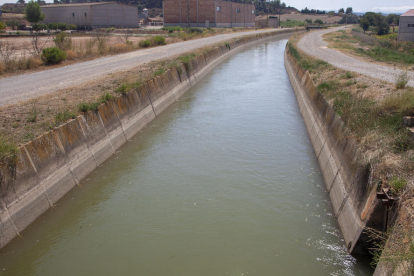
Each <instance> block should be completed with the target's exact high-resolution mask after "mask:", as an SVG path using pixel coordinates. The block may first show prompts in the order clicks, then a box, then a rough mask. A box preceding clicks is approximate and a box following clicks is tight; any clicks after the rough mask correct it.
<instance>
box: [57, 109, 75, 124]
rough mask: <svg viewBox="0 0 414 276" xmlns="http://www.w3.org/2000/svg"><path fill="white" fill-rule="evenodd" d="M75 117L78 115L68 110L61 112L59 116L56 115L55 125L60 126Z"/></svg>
mask: <svg viewBox="0 0 414 276" xmlns="http://www.w3.org/2000/svg"><path fill="white" fill-rule="evenodd" d="M75 117H76V115H75V114H74V113H72V112H70V111H69V110H67V109H66V110H64V111H63V112H59V113H58V114H56V116H55V123H56V124H57V125H59V124H62V123H64V122H66V121H68V120H69V119H75Z"/></svg>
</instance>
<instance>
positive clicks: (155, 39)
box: [151, 35, 167, 45]
mask: <svg viewBox="0 0 414 276" xmlns="http://www.w3.org/2000/svg"><path fill="white" fill-rule="evenodd" d="M151 42H152V44H153V45H165V44H167V43H166V42H165V37H162V36H159V35H157V36H155V37H153V38H152V39H151Z"/></svg>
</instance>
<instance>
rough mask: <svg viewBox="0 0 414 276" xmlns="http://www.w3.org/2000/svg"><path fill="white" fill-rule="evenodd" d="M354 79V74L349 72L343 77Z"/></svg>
mask: <svg viewBox="0 0 414 276" xmlns="http://www.w3.org/2000/svg"><path fill="white" fill-rule="evenodd" d="M353 77H354V74H352V72H349V71H347V72H346V73H345V74H343V75H342V76H341V78H343V79H352V78H353Z"/></svg>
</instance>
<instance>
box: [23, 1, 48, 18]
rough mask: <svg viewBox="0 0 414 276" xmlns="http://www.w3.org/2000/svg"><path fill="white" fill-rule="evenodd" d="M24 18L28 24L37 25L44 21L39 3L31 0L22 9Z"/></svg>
mask: <svg viewBox="0 0 414 276" xmlns="http://www.w3.org/2000/svg"><path fill="white" fill-rule="evenodd" d="M24 18H25V19H26V20H27V21H29V22H30V23H37V22H39V21H42V20H43V19H45V14H44V13H42V10H41V9H40V5H39V3H37V2H34V1H33V0H31V1H30V2H29V3H27V5H26V8H25V9H24Z"/></svg>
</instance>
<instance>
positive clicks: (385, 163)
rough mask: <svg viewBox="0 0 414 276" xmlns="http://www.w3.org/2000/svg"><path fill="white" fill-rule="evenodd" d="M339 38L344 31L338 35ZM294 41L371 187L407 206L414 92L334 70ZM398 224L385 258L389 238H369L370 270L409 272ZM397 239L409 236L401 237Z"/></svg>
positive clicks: (407, 248)
mask: <svg viewBox="0 0 414 276" xmlns="http://www.w3.org/2000/svg"><path fill="white" fill-rule="evenodd" d="M338 35H339V36H342V35H344V33H343V32H339V33H338V32H337V33H336V36H338ZM296 41H297V38H296V37H293V38H292V39H291V40H290V41H289V44H288V47H289V52H290V54H291V56H293V57H294V58H295V59H296V60H297V62H298V63H299V65H300V66H301V67H302V68H304V69H306V70H308V71H309V72H310V74H311V77H312V78H313V80H314V82H315V85H316V88H317V92H318V93H320V94H321V95H323V96H324V97H325V99H326V100H327V102H328V103H329V104H330V105H331V107H332V108H333V109H334V111H335V113H336V114H337V115H338V116H340V117H341V119H342V121H343V122H344V124H345V126H346V127H347V128H348V129H349V131H350V136H349V137H348V138H349V139H352V140H353V141H355V142H356V143H357V146H358V148H359V153H358V159H360V160H361V162H362V164H365V165H367V166H368V167H369V168H370V180H369V181H370V183H369V184H370V185H372V186H373V187H377V188H378V189H381V188H387V189H388V191H389V194H390V195H391V196H394V197H395V198H396V199H397V200H398V202H399V204H411V203H410V202H412V200H413V199H412V198H413V195H414V193H413V187H412V183H413V174H412V172H413V170H414V146H413V141H412V140H411V137H410V133H409V132H408V131H407V129H406V127H405V126H404V124H403V117H404V116H413V115H414V89H413V88H410V87H406V86H405V85H400V86H399V85H398V82H399V80H398V79H397V80H396V83H391V84H390V83H385V82H381V81H378V80H373V79H370V78H368V77H366V76H362V75H359V74H357V73H354V72H346V71H344V70H341V69H338V68H336V67H333V66H331V65H329V64H327V63H325V62H323V61H321V60H318V59H314V58H312V57H309V56H307V55H306V54H304V53H302V52H300V51H299V50H298V49H297V48H296V46H295V45H296V44H295V43H296ZM402 78H403V79H404V77H402ZM404 81H406V79H405V80H404ZM400 206H401V205H400ZM399 226H400V225H396V226H395V229H396V230H395V232H392V234H391V235H392V236H393V237H394V239H397V241H394V243H390V245H388V244H387V247H390V248H389V249H387V250H386V253H385V254H382V252H385V251H383V250H384V248H386V245H385V244H386V242H387V237H386V238H384V235H383V234H382V233H381V235H374V234H371V237H372V239H373V240H372V242H373V245H374V246H373V248H372V253H373V256H374V262H373V266H376V265H377V264H378V261H379V260H380V259H381V261H382V262H385V263H389V264H391V265H392V266H393V267H396V265H400V264H401V261H404V262H406V263H404V265H405V266H406V267H409V270H410V269H411V270H410V271H411V272H412V271H413V270H412V268H413V261H414V254H413V252H414V251H413V248H414V246H413V245H414V240H413V239H412V237H411V235H410V234H407V233H408V232H407V231H405V232H404V231H402V230H401V229H403V230H404V228H401V227H400V228H397V227H399ZM369 231H371V232H372V230H369ZM393 231H394V230H393ZM380 236H381V238H382V239H379V237H380ZM400 236H404V237H409V238H407V239H399V237H400ZM397 245H398V246H397ZM410 275H411V274H410Z"/></svg>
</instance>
